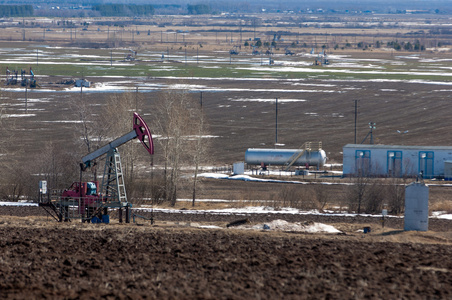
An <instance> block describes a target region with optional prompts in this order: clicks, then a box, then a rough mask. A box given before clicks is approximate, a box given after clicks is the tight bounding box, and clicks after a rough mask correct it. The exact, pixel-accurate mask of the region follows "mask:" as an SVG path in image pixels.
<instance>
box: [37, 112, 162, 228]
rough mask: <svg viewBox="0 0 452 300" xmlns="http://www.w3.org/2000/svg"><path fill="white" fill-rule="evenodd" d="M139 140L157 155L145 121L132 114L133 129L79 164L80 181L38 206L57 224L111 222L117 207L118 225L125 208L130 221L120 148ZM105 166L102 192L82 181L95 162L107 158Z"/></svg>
mask: <svg viewBox="0 0 452 300" xmlns="http://www.w3.org/2000/svg"><path fill="white" fill-rule="evenodd" d="M135 138H137V139H138V140H139V141H140V142H141V144H142V145H143V146H144V148H145V149H146V151H147V152H148V153H149V154H150V155H152V154H154V144H153V141H152V135H151V132H150V130H149V127H148V126H147V124H146V122H144V120H143V119H142V118H141V116H140V115H138V114H137V113H133V129H132V131H130V132H128V133H126V134H124V135H123V136H121V137H119V138H117V139H115V140H114V141H112V142H110V143H108V144H107V145H105V146H103V147H101V148H99V149H97V150H95V151H93V152H91V153H89V154H87V155H85V156H84V157H83V158H82V162H81V163H80V181H78V182H74V183H73V184H72V185H71V187H70V188H69V189H67V190H64V191H63V193H62V194H61V196H59V197H57V198H56V199H51V198H49V199H48V200H46V201H44V202H41V203H39V206H42V207H43V208H44V209H45V210H46V211H47V212H48V213H49V214H50V215H51V216H53V217H54V218H55V219H56V220H57V221H59V222H62V221H65V222H67V221H71V220H72V219H81V220H82V222H85V221H88V222H98V223H100V222H104V223H108V222H109V220H110V218H109V214H108V209H109V208H117V209H118V211H119V222H122V213H123V209H125V219H126V220H125V221H126V223H129V222H130V208H131V207H132V205H131V203H129V202H128V201H127V193H126V187H125V184H124V177H123V172H122V165H121V157H120V155H119V152H118V150H117V147H119V146H121V145H123V144H125V143H127V142H128V141H130V140H133V139H135ZM105 154H106V160H105V167H104V174H103V178H102V185H101V186H100V190H99V183H98V181H92V182H82V174H83V171H85V170H86V169H87V168H90V167H92V166H94V160H95V159H97V158H99V157H101V156H103V155H105Z"/></svg>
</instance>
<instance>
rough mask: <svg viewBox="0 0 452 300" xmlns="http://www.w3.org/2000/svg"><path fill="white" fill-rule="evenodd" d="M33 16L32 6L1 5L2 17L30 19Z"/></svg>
mask: <svg viewBox="0 0 452 300" xmlns="http://www.w3.org/2000/svg"><path fill="white" fill-rule="evenodd" d="M32 15H33V6H31V5H0V17H30V16H32Z"/></svg>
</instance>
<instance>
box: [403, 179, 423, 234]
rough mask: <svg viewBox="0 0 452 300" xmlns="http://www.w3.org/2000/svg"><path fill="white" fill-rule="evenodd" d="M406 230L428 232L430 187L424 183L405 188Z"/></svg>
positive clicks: (414, 183) (411, 184)
mask: <svg viewBox="0 0 452 300" xmlns="http://www.w3.org/2000/svg"><path fill="white" fill-rule="evenodd" d="M404 230H417V231H427V230H428V186H427V185H425V184H424V183H422V182H418V181H416V182H413V183H410V184H409V185H407V186H406V187H405V226H404Z"/></svg>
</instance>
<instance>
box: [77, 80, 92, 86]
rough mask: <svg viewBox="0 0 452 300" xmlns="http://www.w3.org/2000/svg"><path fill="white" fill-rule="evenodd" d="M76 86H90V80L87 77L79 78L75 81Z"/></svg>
mask: <svg viewBox="0 0 452 300" xmlns="http://www.w3.org/2000/svg"><path fill="white" fill-rule="evenodd" d="M75 86H76V87H89V86H90V82H89V81H88V80H86V79H77V80H76V81H75Z"/></svg>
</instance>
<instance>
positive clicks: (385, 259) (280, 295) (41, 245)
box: [0, 16, 452, 299]
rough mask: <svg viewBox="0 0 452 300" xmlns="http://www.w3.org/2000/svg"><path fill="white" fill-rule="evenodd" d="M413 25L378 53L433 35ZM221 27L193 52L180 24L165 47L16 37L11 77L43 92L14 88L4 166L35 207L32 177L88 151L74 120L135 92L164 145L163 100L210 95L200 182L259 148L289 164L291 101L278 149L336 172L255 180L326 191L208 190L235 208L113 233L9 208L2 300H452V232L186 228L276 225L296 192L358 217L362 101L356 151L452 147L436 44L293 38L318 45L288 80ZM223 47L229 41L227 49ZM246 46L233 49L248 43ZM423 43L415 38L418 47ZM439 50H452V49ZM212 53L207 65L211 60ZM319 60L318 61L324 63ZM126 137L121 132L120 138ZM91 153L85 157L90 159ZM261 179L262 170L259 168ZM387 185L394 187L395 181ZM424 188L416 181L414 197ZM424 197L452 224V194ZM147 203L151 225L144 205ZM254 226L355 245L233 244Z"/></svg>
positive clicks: (300, 54)
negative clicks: (355, 186)
mask: <svg viewBox="0 0 452 300" xmlns="http://www.w3.org/2000/svg"><path fill="white" fill-rule="evenodd" d="M280 17H281V16H278V17H277V18H280ZM282 17H283V18H284V16H282ZM200 18H201V17H200ZM388 18H389V17H388ZM390 18H392V19H393V18H394V16H391V17H390ZM407 18H408V19H409V17H406V16H403V18H402V19H403V21H405V20H406V19H407ZM412 18H415V19H414V20H413V24H410V25H409V26H408V25H407V26H405V27H403V25H400V26H402V27H401V28H397V27H393V28H391V29H387V30H386V29H385V30H384V31H383V30H382V31H380V32H379V33H378V38H381V39H386V40H387V41H390V40H393V39H396V38H401V35H404V34H408V33H409V32H414V31H417V30H420V29H423V30H425V28H424V27H422V26H421V28H418V27H416V26H419V25H416V24H418V23H419V22H420V21H419V18H418V17H417V16H412ZM176 19H177V18H176ZM203 20H204V19H203ZM206 20H207V18H205V20H204V21H206ZM428 20H429V22H438V26H440V25H441V24H442V23H443V22H448V21H447V20H446V19H444V18H439V19H438V20H436V19H435V18H428ZM163 21H165V20H164V18H162V22H163ZM166 21H168V20H166ZM347 21H349V20H345V21H344V22H347ZM393 21H394V20H393ZM399 21H401V20H399ZM174 22H175V23H176V21H174ZM206 22H207V21H206ZM401 24H402V22H401ZM209 26H211V24H208V23H206V25H205V27H202V28H201V27H196V31H197V32H196V33H194V34H193V35H191V34H188V35H187V36H185V37H184V38H186V39H187V42H188V41H190V43H189V46H188V47H186V46H185V43H184V42H181V40H180V39H181V37H180V36H179V39H178V41H176V40H175V39H176V35H177V34H176V32H177V30H181V28H185V29H184V30H187V28H186V27H185V26H182V25H180V26H174V28H173V27H171V28H169V27H168V28H165V29H164V30H163V29H162V28H163V27H158V26H157V25H152V26H151V25H149V26H148V27H149V28H150V29H152V34H151V36H150V37H148V36H147V35H145V34H144V32H146V31H147V30H148V27H145V26H144V27H142V28H141V29H140V30H141V32H142V34H140V35H133V33H132V31H130V28H128V29H129V31H125V30H127V27H126V29H122V30H118V32H114V33H113V32H111V31H113V30H111V31H110V29H109V28H107V26H103V27H102V26H99V27H100V30H97V26H96V27H95V28H94V29H92V30H87V31H81V28H80V31H79V32H78V33H77V34H78V37H77V38H76V36H75V32H74V36H72V31H71V33H70V32H69V29H67V28H65V29H63V28H59V29H57V28H49V29H50V30H49V31H44V28H41V29H42V30H41V29H40V30H32V29H31V28H25V29H23V30H24V31H25V32H26V33H25V36H26V37H27V38H26V39H25V40H22V39H23V32H22V29H21V30H18V29H17V28H15V27H14V28H6V27H5V28H2V29H1V31H0V38H1V39H2V41H1V43H0V45H1V47H2V50H3V51H2V52H1V53H0V64H1V68H2V75H3V74H5V73H4V71H5V70H6V67H9V69H10V70H13V69H17V70H20V69H22V68H23V69H26V70H29V68H30V67H32V68H33V70H34V73H35V74H36V79H37V81H38V84H39V87H38V88H36V89H27V90H25V88H24V87H21V86H20V85H17V86H3V87H2V116H5V117H9V119H8V120H14V121H15V122H14V126H12V127H11V128H12V129H13V130H12V132H14V133H16V134H11V135H10V136H9V138H10V140H8V145H6V149H7V150H8V153H9V154H10V155H11V156H12V157H13V159H14V161H15V162H16V163H17V166H18V169H20V170H21V171H22V170H30V172H31V177H23V178H22V177H20V176H18V178H21V179H22V180H28V181H29V182H27V183H29V185H31V186H34V187H36V194H37V189H38V181H39V180H40V178H38V177H39V176H37V175H36V172H34V169H33V167H34V166H35V164H36V163H37V162H38V161H39V159H40V158H41V157H42V156H43V155H44V154H45V153H46V152H48V149H49V148H48V147H49V146H53V147H54V148H56V149H58V150H60V151H68V152H70V151H73V150H74V149H76V147H75V146H74V144H75V140H76V139H79V138H80V135H79V131H78V130H79V129H78V128H77V126H76V125H77V124H78V122H79V118H78V115H77V112H75V111H74V105H73V104H74V103H77V101H79V100H80V99H82V97H83V99H84V101H87V102H88V103H89V104H90V108H91V112H92V114H94V115H96V114H99V113H101V112H102V108H103V107H105V106H108V103H109V101H110V100H111V97H112V95H115V94H117V93H124V91H129V92H131V93H134V94H133V97H136V96H137V95H138V97H139V99H140V103H141V104H140V107H139V111H140V113H141V114H142V115H143V117H144V119H145V120H146V122H147V123H148V125H149V127H150V129H151V131H153V113H154V111H155V106H156V101H157V99H158V95H159V93H160V92H162V91H167V90H172V91H174V90H179V91H188V92H189V94H190V95H192V96H193V97H195V98H198V97H200V94H201V92H202V97H203V111H204V113H205V114H206V117H207V119H208V122H209V125H210V126H209V128H210V130H209V139H210V140H211V142H212V145H211V148H210V149H209V156H208V157H206V159H205V164H204V165H203V166H201V168H202V172H212V171H213V170H214V169H218V170H224V168H228V167H230V166H231V165H232V163H234V162H237V161H243V160H244V154H245V151H246V149H247V148H252V147H256V148H257V147H262V148H274V147H275V142H276V137H275V131H276V130H275V125H276V124H275V123H276V122H275V99H276V98H278V99H279V101H280V102H279V103H280V105H279V107H278V140H277V142H278V146H277V147H284V148H292V149H294V148H295V149H297V148H299V147H300V146H301V145H302V144H303V143H304V142H307V141H314V142H315V141H321V142H322V145H323V149H324V150H325V151H326V153H327V156H328V161H327V162H328V163H330V164H332V165H333V166H330V167H325V168H322V169H321V170H320V171H326V172H327V173H325V174H319V175H310V176H307V177H306V178H303V177H300V176H285V177H284V176H278V175H272V176H268V175H265V173H264V174H263V175H256V177H259V178H267V179H280V180H282V181H299V182H309V183H312V185H309V184H299V185H295V184H293V183H284V182H280V183H264V182H246V181H236V180H218V179H209V178H201V185H200V188H199V190H198V192H197V197H198V198H197V200H208V199H221V200H225V201H226V204H224V203H223V204H221V203H220V204H219V203H216V202H215V201H211V202H210V203H209V202H207V203H206V202H201V201H199V202H196V205H195V207H192V206H191V203H190V202H182V201H180V202H178V203H177V204H176V206H175V207H174V209H175V210H176V212H173V213H163V212H152V213H151V212H150V211H147V212H143V211H139V214H142V215H144V216H147V217H151V216H152V217H153V218H154V221H155V223H154V224H151V222H150V221H149V220H142V219H139V220H137V222H136V223H130V224H125V223H123V224H119V223H118V220H117V215H116V212H112V215H111V223H110V224H87V223H83V224H82V223H81V222H80V221H78V220H73V221H72V222H68V223H58V222H56V221H55V220H54V219H52V218H51V217H50V216H47V215H46V214H45V212H44V211H43V210H42V209H41V208H38V207H19V206H17V207H7V206H0V249H1V250H0V270H1V272H0V298H2V299H42V298H51V299H78V298H83V299H91V298H92V299H98V298H107V299H137V298H149V299H156V298H162V299H319V298H329V299H362V298H370V299H382V298H388V299H403V298H410V299H425V298H428V299H447V298H451V297H452V295H451V294H452V288H451V286H452V279H451V276H450V275H451V272H452V260H451V259H450V257H451V254H452V250H451V241H452V226H451V224H452V221H451V220H447V219H437V218H430V220H429V231H427V232H405V231H403V218H402V216H403V215H402V214H399V215H393V216H391V217H390V218H387V219H386V221H385V227H383V226H382V223H381V218H380V217H375V216H374V217H370V216H358V215H354V216H337V215H333V214H332V215H331V216H329V215H327V214H326V215H319V214H303V215H301V214H298V215H297V214H277V215H276V214H245V215H244V214H227V215H226V214H221V215H220V214H216V213H200V214H189V213H186V212H187V211H190V210H198V209H199V210H202V209H205V208H216V209H219V208H225V207H246V206H248V205H255V206H263V205H268V204H269V203H270V204H271V205H272V206H273V208H274V209H278V208H282V207H283V206H284V205H285V204H286V202H284V199H282V196H281V194H282V191H283V190H284V189H286V188H288V187H289V186H290V187H291V188H295V189H297V190H302V191H303V190H305V191H308V192H309V188H310V187H312V186H314V185H316V184H322V183H325V184H323V185H322V187H323V188H324V190H326V191H328V194H329V195H330V197H329V200H328V203H327V207H325V209H328V210H331V211H338V212H340V211H341V210H343V209H345V206H346V203H347V199H346V198H345V196H346V187H347V185H348V184H349V183H350V182H351V179H350V178H342V177H340V176H338V175H337V173H333V172H332V171H336V172H338V171H339V172H340V167H337V165H340V164H341V163H342V147H343V146H344V145H346V144H348V143H354V129H355V127H354V116H355V108H354V103H355V100H359V105H358V121H357V143H360V142H361V141H362V140H363V139H364V138H365V136H366V135H367V133H368V130H369V129H368V123H369V122H375V123H377V129H376V130H375V132H374V136H373V138H374V140H375V143H381V144H396V145H397V144H401V145H423V146H426V145H433V146H439V145H442V146H450V145H451V140H452V139H451V131H450V128H449V127H450V126H449V122H450V97H451V90H452V89H451V87H450V86H451V83H450V82H451V79H452V73H451V72H450V69H451V68H452V60H451V59H450V57H451V55H452V54H451V51H450V49H448V48H447V47H436V45H432V43H433V40H434V39H433V38H432V39H431V40H430V39H429V36H428V34H427V35H421V39H423V41H425V43H426V46H427V47H428V50H426V51H422V52H403V51H400V52H398V51H393V50H391V49H389V48H383V49H373V48H372V49H367V50H363V49H357V48H356V47H355V46H353V47H352V48H345V49H341V47H340V48H339V49H335V50H332V48H333V47H334V44H333V42H332V39H333V40H334V43H336V42H337V43H341V45H345V43H346V41H348V42H351V41H356V42H359V40H360V38H361V39H363V40H365V41H366V43H370V41H372V40H373V37H374V36H375V35H376V34H377V31H376V30H375V29H366V28H356V29H350V28H348V29H346V30H344V29H343V28H339V29H337V28H336V29H334V28H333V29H328V30H326V29H325V28H313V27H309V28H303V30H301V29H299V28H292V29H287V28H286V29H287V30H288V31H294V32H296V31H300V32H301V34H300V35H298V36H297V35H295V36H290V37H289V36H287V37H286V39H287V40H288V41H290V43H289V44H291V43H292V42H295V43H296V44H298V45H302V44H303V43H304V42H306V43H307V44H308V46H306V47H301V46H298V47H297V48H294V49H292V48H291V49H292V50H293V51H294V52H296V54H295V55H293V56H286V55H285V54H284V51H283V50H284V48H282V47H281V49H279V50H278V53H276V54H275V55H274V56H273V59H274V64H273V65H269V64H268V61H269V58H268V57H266V56H263V55H260V56H253V55H251V53H250V52H251V49H250V48H243V50H242V52H243V53H242V54H239V55H238V56H230V55H229V50H230V49H231V47H232V46H233V45H234V44H235V42H234V43H231V42H228V39H227V38H225V35H226V33H225V31H217V30H218V29H219V28H216V29H217V30H215V31H211V30H210V27H209ZM212 26H213V25H212ZM215 26H218V25H215ZM93 27H94V26H93ZM134 28H135V26H134ZM150 29H149V30H150ZM279 29H281V28H278V27H268V28H266V27H258V29H257V35H258V36H259V34H266V39H267V40H268V39H270V36H273V34H270V33H268V34H267V33H265V32H267V31H268V32H270V31H272V30H279ZM309 30H312V33H315V34H314V35H311V34H309V32H308V31H309ZM163 31H164V32H163ZM193 31H195V30H194V29H193ZM326 31H329V33H328V34H326V35H325V32H326ZM107 32H108V33H107ZM121 32H122V33H121ZM124 32H127V34H126V33H124ZM217 32H222V34H219V35H223V36H222V37H218V36H219V35H218V34H217ZM426 32H427V31H426ZM358 33H359V35H357V34H358ZM90 34H91V35H90ZM163 34H166V35H165V36H164V37H163V38H161V36H163ZM238 34H239V33H237V32H234V36H238ZM316 34H318V36H319V37H318V40H317V41H319V40H320V39H322V40H323V39H326V38H327V37H329V38H330V39H329V43H330V44H331V45H329V47H330V48H329V50H328V54H329V59H330V64H329V65H328V66H312V64H313V62H314V59H315V57H316V56H317V54H318V53H319V52H320V51H321V49H322V48H321V43H320V42H318V45H317V47H314V46H312V45H313V42H314V39H315V35H316ZM113 35H114V38H113V37H112V36H113ZM120 35H121V38H119V36H120ZM123 35H124V38H123ZM246 35H247V36H246V39H249V38H253V35H254V32H252V31H250V30H248V32H247V33H246ZM330 35H331V36H330ZM125 37H129V39H128V40H127V41H126V38H125ZM229 37H230V35H229ZM416 37H417V36H416V35H414V34H411V35H408V36H407V37H406V40H412V39H415V38H416ZM132 38H134V39H135V41H134V42H132ZM165 38H166V39H167V41H165ZM441 38H442V39H444V40H447V38H448V36H447V35H446V34H444V35H441ZM168 39H169V40H168ZM171 39H174V40H171ZM189 39H190V40H189ZM202 39H204V40H202ZM235 39H237V38H235ZM291 39H293V40H291ZM223 40H224V41H225V42H222V41H223ZM99 41H100V42H99ZM243 41H245V36H244V37H243ZM243 41H242V42H243ZM270 41H271V40H270ZM199 42H201V44H202V45H203V46H202V48H201V47H199V46H198V47H197V46H196V45H199ZM297 42H299V43H297ZM104 46H105V48H104ZM311 48H315V52H316V53H315V54H310V51H311ZM130 49H135V50H138V56H137V60H136V61H125V60H124V55H125V54H127V53H129V50H130ZM185 49H187V52H188V54H187V55H186V52H185ZM198 51H199V53H198ZM168 53H169V58H168ZM162 54H164V56H165V58H162ZM198 54H199V55H198ZM187 56H188V58H187ZM111 57H113V58H111ZM198 59H199V61H198ZM4 78H5V79H6V76H4ZM72 78H73V79H78V78H85V79H87V80H89V81H90V82H91V83H92V86H91V87H90V88H86V89H83V91H82V90H81V89H80V88H74V87H73V86H68V85H65V84H61V82H64V81H66V80H67V79H72ZM137 87H138V90H137V89H136V88H137ZM135 93H136V94H135ZM398 131H400V132H405V131H408V132H407V133H406V134H401V133H399V132H398ZM122 134H124V133H123V132H120V133H116V132H112V133H110V135H111V137H112V138H113V137H116V136H120V135H122ZM157 134H158V133H157ZM366 142H368V140H367V141H366ZM156 145H157V143H156ZM119 151H121V149H119ZM84 154H86V153H79V157H81V156H82V155H84ZM74 155H78V153H77V154H74ZM159 155H161V154H159V149H158V146H157V147H156V154H155V159H154V166H153V167H152V168H151V167H149V163H150V159H149V158H148V157H144V155H143V158H142V160H143V166H142V168H139V171H140V172H141V173H140V174H137V175H139V176H140V178H147V179H149V178H150V177H151V176H150V173H151V172H152V171H153V170H158V169H159V168H161V167H162V165H163V163H162V161H161V160H159ZM19 167H20V168H19ZM27 168H29V169H27ZM251 168H254V169H255V170H258V169H259V166H251ZM137 173H138V172H137ZM18 174H19V173H18ZM6 175H11V174H4V176H6ZM19 175H23V174H22V173H20V174H19ZM78 178H79V174H78V173H76V174H73V179H72V180H73V181H77V180H78ZM376 180H380V181H381V182H382V185H383V184H385V181H390V179H376ZM410 180H414V179H412V178H410V179H408V181H407V183H408V182H410ZM149 181H150V179H149ZM427 184H429V185H430V209H431V211H432V212H433V211H445V212H446V213H447V212H448V213H452V204H451V203H452V201H451V199H452V197H451V193H452V186H451V185H450V184H449V183H448V182H446V181H442V180H433V181H427ZM58 188H60V189H62V188H64V187H58ZM191 195H192V190H190V189H182V188H181V190H180V191H179V194H178V197H179V198H183V199H190V196H191ZM133 201H134V207H136V208H139V207H140V205H142V204H145V202H146V201H147V200H146V199H133ZM227 201H230V202H227ZM301 205H303V203H301ZM308 206H309V205H308ZM146 207H149V206H146ZM159 207H160V208H169V206H168V205H162V206H159ZM310 208H312V207H310ZM135 213H137V214H138V211H135ZM244 219H245V220H246V224H247V226H253V225H261V224H266V223H269V222H271V221H274V220H276V219H282V220H285V221H288V222H292V223H295V222H298V223H301V224H311V223H312V222H316V223H323V224H328V225H332V226H334V227H335V228H337V229H338V230H339V231H341V232H340V233H334V234H333V233H300V232H293V231H290V230H288V231H276V230H264V229H263V227H262V229H261V230H250V229H247V226H244V227H241V228H239V227H236V226H232V227H227V224H229V223H231V222H234V221H237V220H244ZM364 227H370V228H371V232H370V233H367V234H364V233H363V232H362V231H363V228H364Z"/></svg>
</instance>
